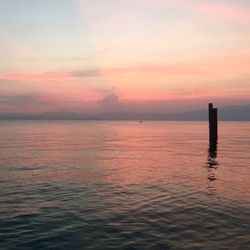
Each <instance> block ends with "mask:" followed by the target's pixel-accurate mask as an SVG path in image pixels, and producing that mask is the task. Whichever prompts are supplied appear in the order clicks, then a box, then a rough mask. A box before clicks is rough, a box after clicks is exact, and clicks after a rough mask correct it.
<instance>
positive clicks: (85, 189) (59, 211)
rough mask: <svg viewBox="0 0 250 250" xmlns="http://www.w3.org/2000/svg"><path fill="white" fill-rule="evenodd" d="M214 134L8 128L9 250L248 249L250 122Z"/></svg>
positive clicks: (4, 145)
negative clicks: (217, 138)
mask: <svg viewBox="0 0 250 250" xmlns="http://www.w3.org/2000/svg"><path fill="white" fill-rule="evenodd" d="M207 132H208V131H207V123H206V122H149V121H147V122H143V124H141V123H138V121H136V122H133V121H131V122H125V121H122V122H97V121H95V122H91V121H72V122H70V121H42V122H40V121H23V122H21V121H17V122H14V121H12V122H10V121H0V135H1V139H0V176H1V177H0V178H1V180H0V201H1V204H0V249H4V250H5V249H7V250H8V249H36V250H39V249H84V250H85V249H86V250H88V249H91V250H93V249H100V250H106V249H170V250H171V249H178V250H179V249H180V250H181V249H185V250H186V249H187V250H189V249H190V250H193V249H199V250H200V249H201V250H203V249H204V250H210V249H211V250H212V249H213V250H214V249H216V250H219V249H240V250H244V249H249V245H250V242H249V239H250V237H249V232H250V183H249V179H250V165H249V152H250V126H249V123H221V129H220V141H219V145H217V143H212V142H211V143H210V145H209V148H208V141H207V138H208V134H207ZM217 146H218V150H217ZM204 161H205V162H206V167H205V168H204V167H201V166H204ZM218 162H219V163H218ZM218 164H220V165H218ZM218 166H219V167H218ZM204 176H205V177H204ZM207 177H209V178H208V179H207ZM215 179H216V181H212V180H215ZM210 194H212V195H210Z"/></svg>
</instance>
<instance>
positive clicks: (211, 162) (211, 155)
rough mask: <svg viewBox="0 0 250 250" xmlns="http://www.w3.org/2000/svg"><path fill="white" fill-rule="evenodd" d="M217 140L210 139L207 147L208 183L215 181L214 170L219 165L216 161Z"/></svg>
mask: <svg viewBox="0 0 250 250" xmlns="http://www.w3.org/2000/svg"><path fill="white" fill-rule="evenodd" d="M217 145H218V141H217V139H213V138H210V140H209V147H208V158H207V170H208V179H209V180H210V181H215V180H216V179H217V178H216V175H215V169H217V167H218V165H219V163H218V161H217Z"/></svg>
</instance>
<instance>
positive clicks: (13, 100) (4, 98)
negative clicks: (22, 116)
mask: <svg viewBox="0 0 250 250" xmlns="http://www.w3.org/2000/svg"><path fill="white" fill-rule="evenodd" d="M0 104H1V105H10V106H16V107H20V106H21V107H26V106H31V105H52V103H51V102H48V101H43V100H42V98H41V97H40V96H39V95H36V94H23V95H1V96H0Z"/></svg>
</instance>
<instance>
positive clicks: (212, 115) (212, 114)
mask: <svg viewBox="0 0 250 250" xmlns="http://www.w3.org/2000/svg"><path fill="white" fill-rule="evenodd" d="M208 118H209V139H210V141H215V142H216V141H217V139H218V110H217V108H214V107H213V103H209V104H208Z"/></svg>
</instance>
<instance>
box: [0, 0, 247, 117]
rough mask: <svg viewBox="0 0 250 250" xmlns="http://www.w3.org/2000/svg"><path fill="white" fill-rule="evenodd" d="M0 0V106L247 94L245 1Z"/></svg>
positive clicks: (32, 108) (137, 102)
mask: <svg viewBox="0 0 250 250" xmlns="http://www.w3.org/2000/svg"><path fill="white" fill-rule="evenodd" d="M57 8H58V6H57V4H56V3H51V2H50V1H47V0H46V1H44V2H43V3H41V6H39V8H37V7H36V6H35V5H32V4H31V3H29V4H27V5H26V3H23V5H21V7H20V9H19V10H13V6H11V5H10V4H8V3H0V9H1V11H2V12H3V13H2V14H3V15H2V17H1V21H2V23H3V24H4V26H3V27H4V28H3V29H2V30H1V32H0V36H1V41H2V42H1V45H0V52H1V55H2V56H1V59H0V112H1V113H8V112H12V113H13V112H14V113H15V112H16V113H19V112H21V113H25V112H28V113H29V112H46V111H64V110H68V111H79V112H102V111H112V110H121V109H123V110H124V109H126V110H129V111H138V112H146V111H149V110H150V111H159V112H166V113H167V112H170V111H182V110H191V109H200V105H205V104H206V103H207V102H209V101H211V100H212V101H213V100H214V101H216V102H217V103H218V104H219V105H228V104H245V103H250V82H249V80H250V78H249V72H250V71H249V69H250V45H249V44H250V4H246V3H245V2H244V1H233V0H231V1H220V2H219V3H218V2H217V1H205V0H198V1H194V0H193V1H191V0H190V1H188V0H176V1H168V0H156V1H153V0H136V1H131V0H119V1H117V0H116V1H114V0H105V1H103V2H100V1H96V0H93V1H87V0H78V1H76V0H72V1H68V2H67V4H66V3H65V4H63V5H62V6H61V11H60V12H59V11H58V9H57Z"/></svg>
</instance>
